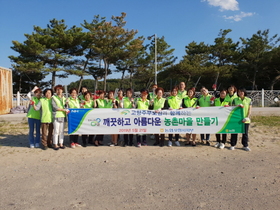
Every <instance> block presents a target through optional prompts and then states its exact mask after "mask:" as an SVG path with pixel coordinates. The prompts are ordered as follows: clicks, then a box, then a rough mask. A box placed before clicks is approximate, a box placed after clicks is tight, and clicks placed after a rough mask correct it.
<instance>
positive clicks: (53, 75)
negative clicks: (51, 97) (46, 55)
mask: <svg viewBox="0 0 280 210" xmlns="http://www.w3.org/2000/svg"><path fill="white" fill-rule="evenodd" d="M55 77H56V71H53V72H52V89H53V88H54V86H55Z"/></svg>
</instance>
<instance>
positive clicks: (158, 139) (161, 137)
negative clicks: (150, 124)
mask: <svg viewBox="0 0 280 210" xmlns="http://www.w3.org/2000/svg"><path fill="white" fill-rule="evenodd" d="M155 137H156V142H155V144H154V145H158V144H159V145H160V146H163V145H164V140H165V135H164V134H155Z"/></svg>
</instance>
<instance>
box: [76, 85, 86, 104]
mask: <svg viewBox="0 0 280 210" xmlns="http://www.w3.org/2000/svg"><path fill="white" fill-rule="evenodd" d="M87 91H88V88H87V86H82V87H81V91H80V94H79V96H78V98H79V99H80V101H84V100H85V97H84V93H85V92H87Z"/></svg>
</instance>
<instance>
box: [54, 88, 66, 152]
mask: <svg viewBox="0 0 280 210" xmlns="http://www.w3.org/2000/svg"><path fill="white" fill-rule="evenodd" d="M54 91H55V92H56V95H53V96H52V107H53V118H54V122H53V128H54V133H53V144H54V147H53V149H54V150H58V149H65V146H64V145H63V142H64V125H65V121H66V112H67V111H68V110H67V109H66V108H65V104H66V98H65V97H64V96H63V86H62V85H57V86H55V87H54Z"/></svg>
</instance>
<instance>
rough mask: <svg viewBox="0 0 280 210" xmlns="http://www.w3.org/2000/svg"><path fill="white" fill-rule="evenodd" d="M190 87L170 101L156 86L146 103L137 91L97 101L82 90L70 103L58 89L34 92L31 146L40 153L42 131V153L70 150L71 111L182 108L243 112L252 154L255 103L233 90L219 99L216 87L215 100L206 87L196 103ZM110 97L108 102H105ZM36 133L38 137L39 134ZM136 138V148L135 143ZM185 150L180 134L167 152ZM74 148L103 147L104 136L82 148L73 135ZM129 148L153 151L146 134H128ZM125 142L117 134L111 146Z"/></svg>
mask: <svg viewBox="0 0 280 210" xmlns="http://www.w3.org/2000/svg"><path fill="white" fill-rule="evenodd" d="M185 88H186V85H185V83H184V82H180V84H179V86H178V87H174V88H172V90H171V91H170V96H169V97H166V98H164V97H163V95H164V90H163V88H161V87H158V86H157V85H153V86H152V91H151V92H149V91H148V90H146V89H142V90H141V91H140V93H141V94H140V97H139V98H134V97H133V90H132V89H130V88H128V89H126V90H125V94H124V91H123V90H121V89H120V90H118V91H109V92H108V93H107V97H106V92H105V91H102V90H100V91H98V92H97V94H94V95H92V93H91V92H90V91H88V89H87V88H86V87H82V88H81V91H80V94H79V92H78V90H77V89H76V88H72V89H70V90H69V94H70V97H68V98H66V97H65V96H64V95H63V86H62V85H57V86H55V87H54V92H55V93H54V92H53V90H52V89H45V90H44V91H43V96H42V90H41V89H40V88H38V87H35V88H34V89H33V90H32V91H31V92H32V94H33V96H32V100H31V101H30V106H29V111H28V113H27V117H28V123H29V128H30V129H29V142H30V148H34V147H40V136H41V132H40V128H42V129H41V131H42V138H41V146H42V149H44V150H46V149H48V148H53V149H54V150H58V149H65V145H64V127H65V122H66V120H67V113H68V112H69V108H92V109H93V108H125V109H130V108H134V109H141V110H155V111H159V110H164V109H166V110H176V109H181V108H197V109H198V108H200V107H209V106H240V107H242V108H243V109H244V119H243V121H242V122H243V123H244V126H245V132H244V133H243V134H242V145H243V149H244V150H245V151H250V148H249V147H248V129H249V124H250V115H251V107H252V103H251V99H250V98H248V97H247V93H246V90H245V89H244V88H240V89H238V90H237V88H236V87H235V86H234V85H230V86H229V87H228V88H227V89H221V90H220V91H219V93H218V92H217V91H216V86H215V85H213V89H214V94H213V95H211V94H209V92H208V89H207V88H206V87H202V88H201V89H200V95H199V96H198V97H196V92H195V88H189V89H188V90H185ZM105 97H106V98H105ZM35 129H36V134H34V130H35ZM215 135H216V141H217V142H216V144H215V147H216V148H220V149H223V148H225V143H226V141H227V134H215ZM134 136H136V144H134V141H133V138H134ZM152 136H154V138H155V143H154V145H159V146H164V142H165V134H154V135H152ZM173 137H174V138H175V141H174V144H175V145H176V146H180V142H179V138H180V135H179V134H168V143H167V146H169V147H171V146H172V144H173ZM237 137H238V134H231V137H230V144H231V146H230V148H229V149H230V150H234V149H235V146H236V144H237ZM69 138H70V146H71V148H75V147H80V146H84V147H86V146H87V145H88V144H93V145H95V146H100V145H103V138H104V135H86V134H85V135H82V144H79V141H78V140H79V135H70V136H69ZM200 138H201V142H202V143H204V144H206V145H209V146H210V142H209V140H210V134H200ZM123 140H124V141H123V146H132V145H135V146H137V147H141V146H146V145H147V135H146V134H136V135H133V134H124V135H123ZM119 142H120V135H118V134H112V135H111V142H110V143H109V146H117V145H118V143H119ZM185 145H192V146H196V134H193V133H187V134H186V142H185Z"/></svg>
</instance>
